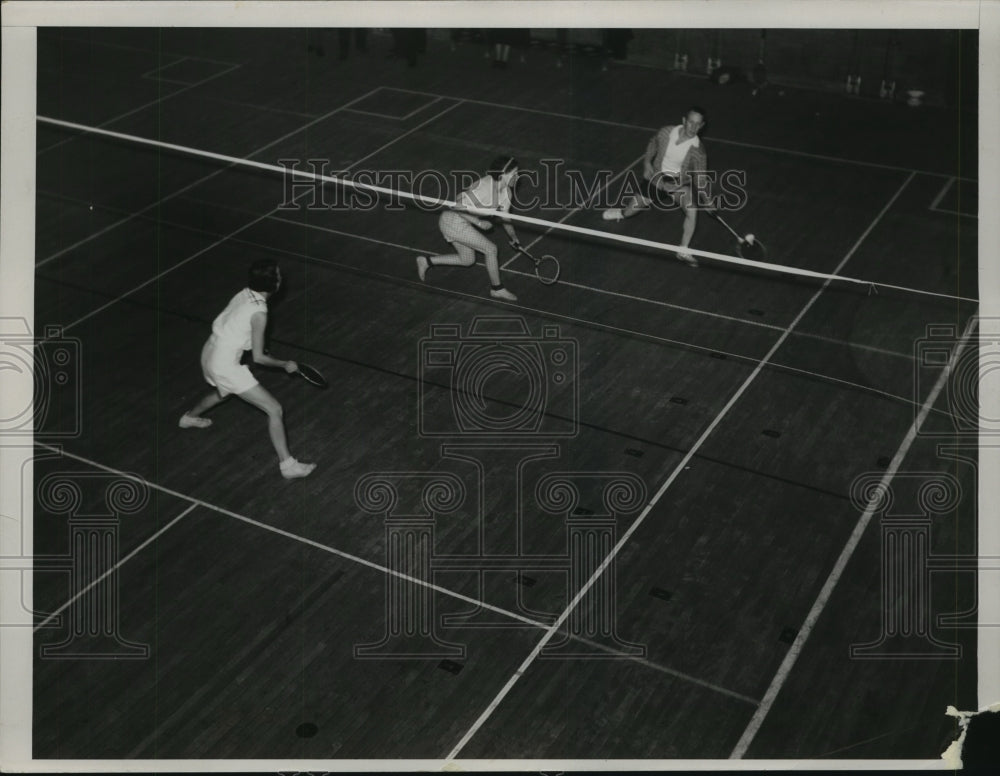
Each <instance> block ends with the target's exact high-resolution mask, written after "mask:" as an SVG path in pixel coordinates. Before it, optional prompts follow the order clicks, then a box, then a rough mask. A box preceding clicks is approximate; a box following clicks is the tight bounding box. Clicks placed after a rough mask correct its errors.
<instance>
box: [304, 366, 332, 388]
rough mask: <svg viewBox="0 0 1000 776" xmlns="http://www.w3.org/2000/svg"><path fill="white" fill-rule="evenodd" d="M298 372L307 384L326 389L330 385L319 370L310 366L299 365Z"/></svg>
mask: <svg viewBox="0 0 1000 776" xmlns="http://www.w3.org/2000/svg"><path fill="white" fill-rule="evenodd" d="M298 371H299V375H300V376H301V377H302V379H303V380H305V381H306V382H307V383H312V384H313V385H315V386H316V387H317V388H326V387H327V385H329V383H327V381H326V378H325V377H323V375H322V374H320V372H319V370H318V369H316V368H314V367H311V366H309V364H299V370H298Z"/></svg>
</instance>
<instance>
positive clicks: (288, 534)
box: [35, 441, 545, 629]
mask: <svg viewBox="0 0 1000 776" xmlns="http://www.w3.org/2000/svg"><path fill="white" fill-rule="evenodd" d="M35 444H36V445H38V446H39V447H42V448H44V449H46V450H49V451H50V452H53V453H58V454H59V455H63V456H66V457H67V458H72V459H73V460H74V461H79V462H80V463H85V464H87V465H89V466H93V467H94V468H95V469H100V470H101V471H104V472H108V473H109V474H115V475H118V476H120V477H124V478H125V479H129V480H134V481H136V482H139V483H141V484H143V485H144V486H146V487H149V488H153V489H154V490H157V491H159V492H160V493H165V494H167V495H168V496H174V497H175V498H179V499H181V500H182V501H187V502H188V503H190V504H191V508H192V509H193V508H194V507H196V506H198V507H204V508H205V509H208V510H211V511H212V512H217V513H218V514H220V515H225V516H226V517H232V518H234V519H236V520H239V521H240V522H243V523H246V524H247V525H252V526H256V527H257V528H262V529H264V530H265V531H270V532H271V533H273V534H277V535H278V536H283V537H285V538H286V539H291V540H292V541H296V542H301V543H302V544H306V545H309V546H310V547H314V548H316V549H317V550H322V551H323V552H327V553H330V554H331V555H336V556H337V557H338V558H343V559H344V560H347V561H353V562H354V563H358V564H360V565H362V566H365V567H366V568H369V569H372V570H373V571H380V572H382V573H383V574H388V575H390V576H394V577H398V578H399V579H402V580H404V581H406V582H411V583H413V584H415V585H419V586H421V587H426V588H428V589H429V590H433V591H435V592H437V593H441V594H442V595H446V596H449V597H451V598H455V599H457V600H459V601H462V602H464V603H468V604H473V605H475V606H478V607H482V608H484V609H488V610H490V611H491V612H495V613H497V614H502V615H504V616H505V617H510V618H511V619H514V620H518V621H519V622H523V623H525V624H526V625H532V626H534V627H536V628H539V629H542V628H545V625H544V624H543V623H540V622H536V621H535V620H532V619H530V618H528V617H524V616H523V615H520V614H517V613H516V612H508V611H507V610H506V609H503V608H501V607H499V606H494V605H492V604H489V603H487V602H485V601H478V600H476V599H475V598H472V597H471V596H467V595H464V594H462V593H457V592H455V591H454V590H449V589H448V588H446V587H442V586H441V585H436V584H434V583H433V582H428V581H426V580H423V579H419V578H417V577H413V576H410V575H409V574H404V573H403V572H401V571H395V570H393V569H390V568H388V567H386V566H381V565H379V564H378V563H373V562H372V561H370V560H366V559H365V558H362V557H360V556H358V555H352V554H351V553H349V552H345V551H344V550H338V549H337V548H336V547H331V546H329V545H327V544H322V543H320V542H317V541H315V540H313V539H308V538H306V537H305V536H299V535H298V534H294V533H292V532H291V531H286V530H284V529H283V528H277V527H276V526H273V525H268V524H267V523H262V522H261V521H259V520H254V519H253V518H252V517H247V516H246V515H241V514H240V513H239V512H233V511H232V510H230V509H226V508H225V507H220V506H217V505H215V504H212V503H210V502H208V501H204V500H202V499H200V498H195V497H194V496H188V495H187V494H185V493H181V492H180V491H176V490H173V489H172V488H168V487H166V486H164V485H159V484H157V483H155V482H152V481H150V480H147V479H144V478H142V477H138V476H136V475H135V474H130V473H129V472H123V471H119V470H118V469H115V468H113V467H111V466H105V465H104V464H101V463H98V462H97V461H92V460H90V459H89V458H85V457H83V456H82V455H76V454H75V453H71V452H69V451H68V450H65V449H63V448H60V447H53V446H51V445H48V444H46V443H44V442H37V441H36V442H35ZM275 476H277V475H275ZM185 514H186V512H185Z"/></svg>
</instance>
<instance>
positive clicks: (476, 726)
mask: <svg viewBox="0 0 1000 776" xmlns="http://www.w3.org/2000/svg"><path fill="white" fill-rule="evenodd" d="M916 175H917V173H916V172H911V173H910V174H909V175H908V176H907V178H906V180H904V181H903V183H902V185H901V186H900V187H899V188H898V189H897V190H896V192H895V194H893V195H892V197H891V198H890V199H889V201H888V202H887V203H886V204H885V205H884V206H883V207H882V209H881V210H880V211H879V212H878V215H876V216H875V219H874V220H873V221H872V222H871V223H870V224H869V225H868V227H867V228H866V229H865V230H864V232H862V233H861V236H860V237H859V238H858V239H857V240H856V241H855V243H854V245H852V246H851V248H850V250H849V251H848V252H847V253H846V254H845V256H844V258H843V259H841V260H840V262H839V263H838V264H837V266H836V268H835V269H834V270H833V272H832V273H830V274H831V275H836V274H837V273H839V272H840V270H841V269H843V268H844V266H845V265H846V264H847V262H848V261H850V259H851V257H852V256H853V255H854V253H855V252H856V251H857V249H858V248H859V247H861V244H862V243H863V242H864V241H865V239H866V238H867V237H868V235H869V234H871V232H872V231H873V230H874V229H875V226H876V225H877V224H878V223H879V221H881V220H882V217H883V216H884V215H885V214H886V213H887V212H888V211H889V208H891V207H892V205H893V204H894V203H895V202H896V200H897V199H899V197H900V195H901V194H902V193H903V191H904V190H905V189H906V187H907V186H908V185H909V184H910V181H912V180H913V179H914V178H915V177H916ZM831 282H832V280H830V279H827V280H826V281H824V283H823V285H822V286H821V287H820V288H818V289H817V290H816V292H815V293H814V294H813V295H812V296H811V297H810V299H809V301H808V302H806V304H805V305H803V307H802V309H801V310H800V311H799V313H798V315H796V316H795V318H794V319H793V320H792V322H791V323H790V324H789V325H788V328H787V329H785V332H784V333H783V334H782V335H781V336H780V337H779V338H778V339H777V340H776V341H775V342H774V344H773V345H772V346H771V347H770V349H769V350H768V351H767V353H766V354H765V355H764V357H763V358H762V359H760V361H759V362H758V363H757V365H756V366H755V367H754V369H753V371H752V372H751V373H750V374H749V375H748V376H747V377H746V379H745V380H744V381H743V383H742V384H741V385H740V387H739V388H737V389H736V391H735V392H734V393H733V395H732V396H730V398H729V400H728V401H727V402H726V403H725V405H724V406H723V407H722V409H721V410H720V411H719V413H718V414H717V415H716V416H715V418H713V419H712V421H711V422H710V423H709V424H708V426H707V427H706V428H705V430H704V431H703V432H702V433H701V435H700V436H699V437H698V438H697V440H695V442H694V444H693V445H692V446H691V448H690V449H689V450H688V452H687V453H686V454H685V455H684V457H683V458H682V459H681V460H680V462H679V463H678V464H677V465H676V466H675V467H674V469H673V471H672V472H671V473H670V475H669V476H668V477H667V479H666V480H665V481H664V482H663V484H662V485H660V487H659V489H658V490H657V491H656V493H655V494H654V495H653V497H652V498H651V499H650V500H649V503H648V504H647V505H646V506H645V507H644V508H643V510H642V512H640V513H639V516H638V517H637V518H636V519H635V520H634V521H633V523H632V525H630V526H629V527H628V528H627V529H626V531H625V532H624V533H623V534H622V536H621V537H620V538H619V539H618V541H616V542H615V545H614V547H612V548H611V551H610V552H609V553H608V555H607V556H606V557H605V558H604V560H603V561H602V562H601V564H600V565H599V566H598V567H597V569H596V570H595V571H594V573H593V574H592V575H591V576H590V578H589V579H588V580H587V582H586V583H585V584H584V585H583V586H582V587H581V588H580V589H579V590H578V591H577V593H576V595H575V596H574V597H573V599H572V600H571V601H570V603H569V605H568V606H567V607H566V609H565V610H563V612H562V614H560V615H559V617H558V618H557V619H556V621H555V622H554V623H553V624H552V625H551V626H550V627H549V628H548V629H547V630H546V631H545V634H544V635H543V636H542V638H541V639H540V640H539V642H538V644H536V645H535V647H534V648H533V649H532V650H531V652H530V654H529V655H528V657H527V658H525V660H524V661H523V662H522V663H521V665H520V666H519V667H518V668H517V670H515V671H514V673H513V674H512V675H511V677H510V678H509V679H508V680H507V682H506V683H505V684H504V686H503V687H502V688H501V689H500V692H499V693H497V695H496V697H494V699H493V701H491V702H490V704H489V705H488V706H487V707H486V708H485V709H484V710H483V712H482V713H481V714H480V715H479V717H478V718H477V719H476V721H475V722H474V723H473V724H472V726H471V727H470V728H469V729H468V730H467V731H466V732H465V734H464V735H463V736H462V738H461V739H459V741H458V743H457V744H456V745H455V746H454V747H453V748H452V750H451V751H450V752H449V753H448V755H447V756H446V758H445V759H446V760H447V761H449V762H453V761H454V760H455V759H456V758H457V757H458V754H459V752H461V751H462V749H464V748H465V745H466V744H468V742H469V741H471V740H472V738H474V737H475V735H476V734H477V733H478V732H479V731H480V730H481V729H482V727H483V725H485V724H486V722H488V721H489V719H490V717H492V716H493V712H494V711H496V709H497V708H498V707H499V706H500V704H501V703H503V700H504V698H506V697H507V695H508V694H509V693H510V691H511V690H512V689H513V687H514V685H515V684H516V683H517V682H518V681H519V680H520V679H521V677H522V676H524V675H525V673H526V672H527V671H528V669H529V668H531V666H532V664H533V663H534V662H535V660H536V659H537V657H538V656H539V654H540V653H541V651H542V650H543V649H544V648H545V645H546V644H548V642H549V641H551V639H552V637H553V636H554V635H555V633H556V631H557V630H558V628H559V627H560V626H561V625H562V624H563V623H564V622H565V621H566V619H567V618H568V617H569V615H570V613H572V612H573V610H574V609H575V608H576V607H577V606H578V605H579V603H580V601H581V600H582V599H583V597H584V596H585V595H586V594H587V593H588V592H589V590H590V589H591V588H592V587H593V586H594V585H595V584H596V583H597V580H598V579H600V578H601V576H603V575H604V573H605V571H607V569H608V567H609V566H610V565H611V563H612V562H613V561H614V559H615V557H616V556H617V555H618V553H619V552H621V550H622V548H623V547H624V546H625V544H627V543H628V541H629V539H631V538H632V535H633V534H634V533H635V532H636V531H637V530H638V529H639V527H640V526H641V525H642V524H643V522H645V520H646V517H647V516H648V515H649V514H650V513H651V512H652V511H653V509H654V508H655V507H656V505H657V503H658V502H659V501H660V499H661V498H662V497H663V494H664V493H666V492H667V490H668V489H669V488H670V486H671V485H672V484H673V483H674V482H675V481H676V480H677V478H678V476H680V473H681V472H682V471H684V467H685V466H687V464H688V462H689V461H690V460H691V458H693V457H694V455H695V453H697V452H698V450H699V449H700V448H701V446H702V445H703V444H704V443H705V441H706V440H707V439H708V437H709V436H711V434H712V432H714V431H715V429H716V428H717V427H718V426H719V424H720V423H722V421H723V419H724V418H725V417H726V415H728V414H729V411H730V409H732V407H733V406H734V405H735V404H736V402H737V401H739V399H740V398H741V397H742V396H743V394H744V393H745V392H746V391H747V389H748V388H749V387H750V385H751V384H752V383H753V382H754V381H755V380H756V379H757V376H758V375H759V374H760V373H761V371H763V369H764V366H765V365H766V364H767V362H768V361H769V360H770V359H771V357H772V356H773V355H774V354H775V353H776V352H777V351H778V349H779V348H780V347H781V346H782V345H783V344H784V342H785V340H786V339H787V338H788V336H789V334H790V333H791V331H792V329H794V328H795V326H796V325H797V324H798V322H799V321H800V320H802V318H804V317H805V315H806V314H807V313H808V312H809V310H810V309H811V308H812V306H813V305H814V304H815V303H816V301H817V300H818V299H819V297H820V295H821V294H822V293H823V291H825V290H826V288H827V286H829V285H830V283H831ZM760 708H761V707H758V709H757V711H758V712H759V711H760ZM755 716H756V715H755Z"/></svg>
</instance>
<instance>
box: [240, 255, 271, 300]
mask: <svg viewBox="0 0 1000 776" xmlns="http://www.w3.org/2000/svg"><path fill="white" fill-rule="evenodd" d="M247 276H248V281H247V286H249V288H250V290H251V291H256V292H257V293H259V294H263V293H269V294H273V293H274V292H275V291H277V290H278V262H276V261H275V260H274V259H257V261H255V262H254V263H253V264H251V265H250V271H249V272H248V273H247Z"/></svg>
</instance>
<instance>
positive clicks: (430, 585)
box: [34, 441, 760, 706]
mask: <svg viewBox="0 0 1000 776" xmlns="http://www.w3.org/2000/svg"><path fill="white" fill-rule="evenodd" d="M34 444H35V445H37V446H38V447H42V448H44V449H46V450H48V451H49V452H53V453H56V454H58V455H59V456H65V457H66V458H71V459H73V460H74V461H77V462H79V463H83V464H86V465H87V466H91V467H93V468H95V469H100V470H101V471H104V472H107V473H109V474H115V475H118V476H120V477H123V478H125V479H128V480H132V481H134V482H139V483H141V484H142V485H143V486H145V487H148V488H152V489H153V490H156V491H158V492H160V493H163V494H165V495H168V496H172V497H174V498H177V499H180V500H181V501H186V502H188V503H189V504H190V506H189V507H188V508H187V509H186V510H184V512H182V513H181V514H180V515H178V516H177V517H176V518H174V519H173V520H172V521H171V522H170V523H169V524H168V525H167V526H164V527H163V528H161V529H160V530H159V531H157V533H156V534H154V535H152V536H150V537H149V538H148V539H147V540H146V541H145V542H143V544H142V545H141V546H140V547H137V548H135V549H134V550H133V551H132V552H131V553H129V555H128V556H127V558H126V559H125V560H127V559H128V558H131V557H132V556H134V555H136V554H137V553H138V552H139V551H140V550H142V549H144V548H145V547H147V546H149V544H150V543H152V542H153V541H154V540H155V539H156V538H158V537H159V536H160V535H162V534H163V533H165V532H166V531H167V529H169V528H172V527H173V526H174V525H176V524H177V523H178V522H180V519H181V518H183V517H185V516H187V514H188V513H190V512H191V511H192V510H194V509H195V508H196V507H202V508H204V509H207V510H208V511H210V512H215V513H217V514H220V515H223V516H225V517H230V518H233V519H234V520H237V521H239V522H242V523H244V524H246V525H251V526H254V527H255V528H260V529H262V530H264V531H268V532H270V533H273V534H277V535H278V536H282V537H284V538H286V539H290V540H292V541H296V542H299V543H301V544H305V545H307V546H309V547H312V548H314V549H317V550H321V551H323V552H326V553H328V554H330V555H335V556H337V557H338V558H340V559H341V560H344V561H347V562H354V563H356V564H358V565H360V566H364V567H366V568H368V569H369V570H371V571H376V572H381V573H382V574H384V575H385V576H393V577H397V578H399V579H401V580H403V581H404V582H407V583H409V584H413V585H417V586H418V587H425V588H427V589H429V590H431V591H433V592H436V593H439V594H441V595H444V596H447V597H449V598H454V599H456V600H459V601H462V602H463V603H468V604H472V605H474V606H477V607H481V608H483V609H486V610H488V611H492V612H494V613H496V614H499V615H502V616H504V617H508V618H510V619H512V620H515V621H517V622H521V623H524V624H525V625H527V626H530V627H533V628H537V629H538V630H545V629H546V628H547V627H548V626H546V625H545V624H544V623H542V622H538V621H536V620H532V619H531V618H530V617H526V616H524V615H521V614H518V613H517V612H511V611H508V610H507V609H504V608H502V607H500V606H495V605H494V604H490V603H488V602H486V601H480V600H478V599H475V598H472V597H471V596H467V595H465V594H463V593H459V592H457V591H454V590H451V589H449V588H447V587H444V586H442V585H438V584H436V583H434V582H429V581H426V580H422V579H418V578H417V577H412V576H410V575H408V574H404V573H403V572H401V571H395V570H393V569H390V568H388V567H387V566H381V565H379V564H378V563H375V562H374V561H370V560H367V559H366V558H362V557H361V556H359V555H353V554H351V553H349V552H347V551H345V550H339V549H337V548H336V547H333V546H331V545H327V544H323V543H322V542H318V541H316V540H315V539H310V538H308V537H306V536H300V535H299V534H295V533H292V532H291V531H286V530H285V529H284V528H278V527H277V526H274V525H270V524H268V523H264V522H262V521H260V520H256V519H254V518H252V517H247V516H246V515H241V514H240V513H238V512H234V511H233V510H231V509H227V508H226V507H222V506H218V505H217V504H213V503H211V502H209V501H205V500H204V499H200V498H197V497H195V496H189V495H187V494H184V493H181V492H180V491H177V490H174V489H172V488H168V487H167V486H165V485H160V484H159V483H156V482H153V481H152V480H149V479H146V478H145V477H142V476H140V475H137V474H134V473H130V472H123V471H121V470H119V469H115V468H114V467H112V466H107V465H105V464H102V463H98V462H97V461H94V460H91V459H89V458H86V457H84V456H82V455H78V454H76V453H71V452H70V451H68V450H66V449H65V448H64V447H58V446H53V445H49V444H47V443H45V442H38V441H35V442H34ZM125 560H122V561H120V562H119V564H116V566H115V567H112V569H110V570H109V571H107V572H106V573H105V575H103V576H102V577H101V578H99V579H97V580H95V581H94V584H96V583H97V582H99V581H100V579H103V578H104V576H107V575H108V574H110V573H112V572H113V571H114V569H115V568H117V566H118V565H120V564H121V563H124V562H125ZM89 587H90V586H88V588H87V589H89ZM85 592H86V589H85V590H83V591H81V593H80V595H83V594H84V593H85ZM72 600H73V599H71V600H70V601H69V602H67V604H66V605H65V606H68V605H69V603H72ZM65 606H64V607H62V608H65ZM59 611H61V609H60V610H57V611H56V612H53V613H52V616H54V615H56V614H58V612H59ZM39 627H41V625H39V626H36V629H37V628H39ZM567 635H568V636H569V638H571V639H573V640H575V641H579V642H581V643H583V644H587V645H589V646H595V647H597V648H599V649H602V650H604V651H605V652H608V653H610V654H617V652H616V650H614V649H612V648H610V647H608V646H607V645H604V644H601V643H599V642H595V641H592V640H590V639H586V638H583V637H580V636H576V635H574V634H567ZM615 659H621V660H628V661H632V662H638V663H641V664H642V665H643V666H644V667H645V668H649V669H651V670H655V671H658V672H660V673H666V674H669V675H671V676H674V677H675V678H677V679H681V680H683V681H686V682H689V683H691V684H695V685H698V686H700V687H703V688H705V689H708V690H712V691H714V692H717V693H719V694H720V695H726V696H728V697H730V698H733V699H735V700H740V701H743V702H745V703H749V704H751V705H753V706H756V705H757V704H759V703H760V701H758V700H756V699H754V698H751V697H750V696H748V695H743V694H742V693H738V692H736V691H735V690H729V689H727V688H725V687H722V686H721V685H717V684H713V683H712V682H709V681H707V680H705V679H699V678H698V677H696V676H693V675H690V674H686V673H684V672H683V671H678V670H677V669H674V668H670V667H669V666H664V665H660V664H658V663H654V662H653V661H651V660H649V659H648V658H639V657H636V656H633V655H619V656H618V657H617V658H615Z"/></svg>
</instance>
